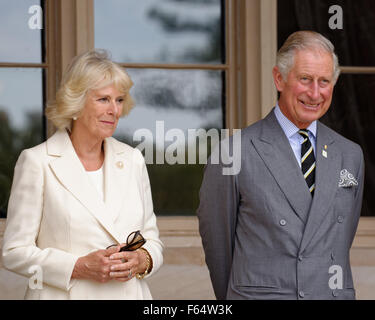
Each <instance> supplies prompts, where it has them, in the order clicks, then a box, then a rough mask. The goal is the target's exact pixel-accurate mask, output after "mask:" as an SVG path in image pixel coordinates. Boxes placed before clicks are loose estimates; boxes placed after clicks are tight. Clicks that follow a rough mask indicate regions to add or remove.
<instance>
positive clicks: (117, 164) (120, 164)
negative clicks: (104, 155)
mask: <svg viewBox="0 0 375 320" xmlns="http://www.w3.org/2000/svg"><path fill="white" fill-rule="evenodd" d="M116 166H117V168H119V169H122V168H123V167H124V164H123V162H122V161H117V162H116Z"/></svg>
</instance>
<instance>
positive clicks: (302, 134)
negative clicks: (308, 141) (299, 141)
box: [298, 129, 309, 138]
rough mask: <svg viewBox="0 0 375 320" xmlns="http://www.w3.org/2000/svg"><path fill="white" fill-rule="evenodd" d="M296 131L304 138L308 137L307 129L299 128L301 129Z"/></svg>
mask: <svg viewBox="0 0 375 320" xmlns="http://www.w3.org/2000/svg"><path fill="white" fill-rule="evenodd" d="M298 133H299V134H300V135H301V136H302V137H304V138H308V137H309V131H308V130H306V129H301V130H299V131H298Z"/></svg>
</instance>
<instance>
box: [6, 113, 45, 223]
mask: <svg viewBox="0 0 375 320" xmlns="http://www.w3.org/2000/svg"><path fill="white" fill-rule="evenodd" d="M42 133H43V128H42V116H41V114H40V112H35V113H29V114H27V118H26V125H25V127H23V128H22V129H16V128H12V127H11V126H10V123H9V119H8V115H7V113H6V112H5V111H3V110H1V109H0V218H5V217H6V210H7V207H8V200H9V194H10V189H11V186H12V181H13V173H14V167H15V165H16V162H17V159H18V156H19V155H20V153H21V151H22V150H23V149H26V148H30V147H33V146H35V145H37V144H39V143H41V142H42Z"/></svg>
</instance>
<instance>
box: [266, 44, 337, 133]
mask: <svg viewBox="0 0 375 320" xmlns="http://www.w3.org/2000/svg"><path fill="white" fill-rule="evenodd" d="M273 76H274V81H275V85H276V88H277V90H278V91H279V92H280V99H279V106H280V110H281V111H282V112H283V114H284V115H285V116H286V117H287V118H288V119H289V120H290V121H291V122H293V123H294V124H295V125H296V126H297V127H298V128H300V129H306V128H307V127H308V126H309V125H310V124H311V123H312V122H313V121H315V120H318V119H319V118H321V117H322V116H323V115H324V114H325V113H326V112H327V110H328V109H329V107H330V105H331V101H332V93H333V87H334V83H333V59H332V55H331V54H330V53H328V52H325V51H322V50H298V51H296V52H295V55H294V66H293V67H292V69H291V70H290V72H289V74H288V77H287V79H286V80H284V79H283V77H282V75H281V73H280V71H279V69H278V68H277V67H275V68H274V69H273Z"/></svg>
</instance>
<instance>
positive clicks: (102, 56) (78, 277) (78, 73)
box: [2, 50, 163, 299]
mask: <svg viewBox="0 0 375 320" xmlns="http://www.w3.org/2000/svg"><path fill="white" fill-rule="evenodd" d="M132 85H133V83H132V81H131V79H130V78H129V76H128V75H127V73H126V72H125V71H124V70H123V69H122V68H121V67H120V66H118V65H117V64H115V63H113V62H112V61H111V60H109V59H108V57H107V55H106V53H105V52H104V51H99V50H93V51H90V52H87V53H84V54H82V55H80V56H78V57H76V58H75V59H74V60H73V62H72V63H71V65H70V66H69V68H68V70H67V73H66V74H65V75H64V77H63V79H62V83H61V86H60V88H59V91H58V92H57V95H56V101H55V102H54V103H52V104H50V105H49V106H48V108H47V110H46V116H47V117H48V119H49V120H50V121H52V122H53V123H54V125H55V126H56V127H57V128H58V131H57V132H56V133H55V134H54V135H53V136H52V137H51V138H49V139H48V140H47V141H46V142H44V143H42V144H40V145H38V146H36V147H33V148H31V149H27V150H24V151H23V152H22V153H21V155H20V157H19V159H18V161H17V164H16V167H15V172H14V178H13V185H12V190H11V195H10V199H9V206H8V217H7V225H6V230H5V233H4V242H3V250H2V255H3V256H2V258H3V264H4V266H5V267H6V268H7V269H9V270H11V271H14V272H17V273H19V274H22V275H24V276H26V277H29V276H30V273H29V271H30V270H39V272H40V273H41V274H39V275H38V277H39V278H40V279H42V281H43V283H42V286H41V287H42V288H41V289H37V288H38V286H36V289H33V288H28V289H27V292H26V296H25V298H26V299H151V294H150V291H149V289H148V287H147V284H146V282H145V281H144V280H143V278H144V277H145V276H146V277H148V276H150V275H151V274H153V273H154V272H155V271H157V269H159V268H160V266H161V264H162V261H163V257H162V243H161V241H160V239H159V232H158V229H157V225H156V218H155V214H154V212H153V205H152V197H151V190H150V182H149V178H148V174H147V169H146V166H145V162H144V159H143V156H142V154H141V153H140V152H139V150H137V149H134V148H132V147H130V146H128V145H126V144H124V143H121V142H119V141H117V140H116V139H114V138H112V135H113V133H114V131H115V129H116V126H117V123H118V120H119V118H120V116H123V115H126V114H127V113H128V112H129V111H130V109H131V108H132V106H133V101H132V98H131V96H130V94H129V90H130V88H131V86H132ZM137 230H139V231H140V234H141V235H142V236H143V237H144V239H145V240H146V243H145V244H144V245H143V246H142V247H141V248H139V249H137V250H135V251H120V248H121V247H123V246H124V245H125V244H126V240H127V238H128V235H129V234H131V233H132V232H133V231H137ZM132 237H133V235H131V236H130V238H129V240H130V239H131V238H132ZM139 237H140V236H139ZM137 239H138V238H137ZM137 239H136V240H137ZM112 244H116V245H115V246H111V245H112ZM110 246H111V247H110ZM106 248H108V249H106ZM31 267H32V268H31ZM30 268H31V269H30ZM39 288H40V286H39Z"/></svg>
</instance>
